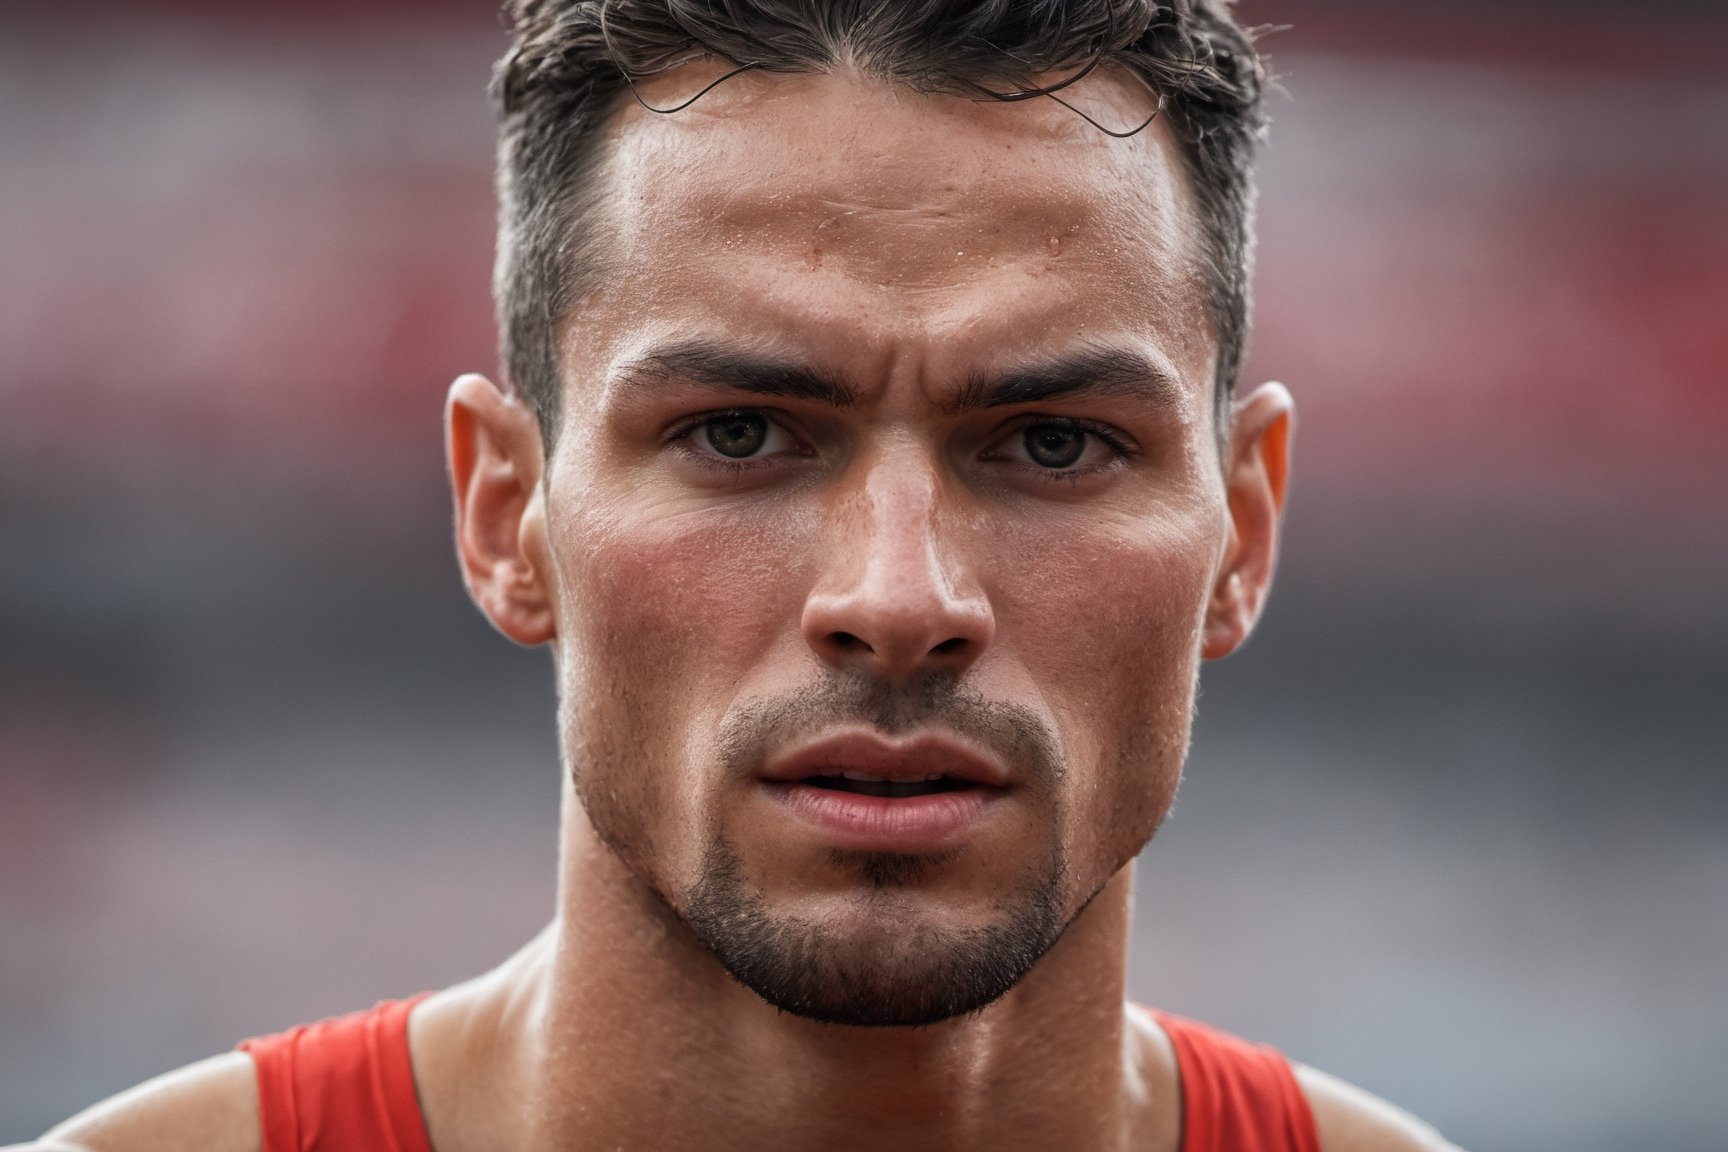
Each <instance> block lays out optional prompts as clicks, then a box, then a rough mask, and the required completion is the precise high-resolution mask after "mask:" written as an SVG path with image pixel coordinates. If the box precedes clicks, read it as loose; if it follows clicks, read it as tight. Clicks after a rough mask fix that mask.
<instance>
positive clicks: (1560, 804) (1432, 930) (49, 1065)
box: [0, 0, 1728, 1152]
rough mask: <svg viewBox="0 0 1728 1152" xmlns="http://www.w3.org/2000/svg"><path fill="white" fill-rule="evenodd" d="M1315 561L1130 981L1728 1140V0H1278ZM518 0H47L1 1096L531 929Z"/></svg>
mask: <svg viewBox="0 0 1728 1152" xmlns="http://www.w3.org/2000/svg"><path fill="white" fill-rule="evenodd" d="M1243 12H1244V15H1245V17H1246V19H1247V20H1249V21H1250V22H1257V23H1281V24H1289V25H1292V27H1290V28H1288V29H1287V30H1284V31H1279V32H1277V33H1276V34H1273V35H1270V36H1268V37H1267V38H1266V40H1265V44H1266V46H1267V48H1268V50H1269V51H1270V52H1271V55H1272V59H1273V64H1274V68H1275V70H1276V71H1277V73H1278V74H1279V76H1280V77H1281V78H1282V88H1283V91H1282V92H1281V93H1280V94H1278V95H1277V96H1276V97H1275V98H1274V100H1273V114H1274V116H1275V120H1276V124H1275V127H1274V130H1273V135H1272V138H1271V142H1270V145H1269V147H1268V148H1267V150H1266V153H1265V158H1264V184H1263V201H1262V222H1261V247H1260V261H1261V262H1260V271H1259V274H1258V289H1257V291H1258V329H1257V338H1256V343H1255V350H1254V357H1253V362H1252V365H1251V367H1250V369H1249V376H1250V377H1252V378H1254V379H1260V378H1266V377H1273V376H1275V377H1277V378H1280V379H1283V380H1286V381H1288V382H1289V383H1290V385H1291V386H1292V388H1293V389H1294V390H1295V392H1296V393H1297V395H1298V397H1299V400H1300V403H1301V406H1302V424H1301V433H1300V436H1299V439H1298V443H1297V449H1298V450H1297V474H1296V483H1295V487H1294V504H1293V507H1292V510H1291V512H1290V519H1289V543H1288V550H1287V553H1286V555H1285V558H1284V564H1283V570H1282V573H1281V578H1280V585H1279V588H1278V591H1277V593H1276V594H1275V596H1274V597H1273V601H1272V604H1271V608H1270V614H1269V616H1268V618H1267V619H1266V621H1265V625H1264V628H1263V630H1262V632H1261V633H1260V635H1259V636H1258V637H1257V638H1256V639H1255V640H1254V642H1253V643H1252V644H1251V645H1250V646H1249V647H1248V649H1247V650H1246V651H1245V652H1243V653H1242V654H1240V655H1239V656H1237V657H1235V658H1233V659H1232V660H1230V661H1228V662H1226V663H1224V664H1222V665H1218V666H1214V667H1211V668H1210V669H1209V670H1208V673H1207V678H1206V680H1205V683H1204V695H1203V699H1202V702H1201V713H1200V720H1199V724H1198V729H1197V733H1196V748H1195V753H1194V756H1193V760H1192V763H1191V765H1190V773H1189V778H1188V780H1187V782H1186V783H1185V784H1184V786H1183V792H1182V799H1181V802H1180V804H1179V805H1178V809H1177V813H1176V815H1175V817H1174V818H1173V820H1172V821H1171V823H1170V824H1169V825H1168V826H1167V827H1166V829H1165V830H1164V832H1163V833H1161V834H1160V836H1159V838H1158V840H1157V842H1156V843H1155V844H1154V845H1153V847H1151V848H1150V849H1149V850H1148V851H1147V853H1146V854H1145V856H1144V857H1143V858H1142V860H1141V862H1140V867H1139V870H1140V898H1139V911H1138V919H1137V925H1136V930H1135V942H1134V953H1133V990H1134V992H1135V994H1136V995H1137V996H1138V997H1140V998H1141V999H1144V1000H1147V1001H1150V1002H1152V1003H1155V1004H1158V1005H1160V1006H1164V1007H1167V1008H1170V1009H1173V1010H1177V1011H1181V1012H1184V1013H1188V1014H1190V1015H1195V1016H1199V1017H1202V1018H1205V1019H1208V1020H1211V1021H1214V1022H1216V1023H1218V1024H1220V1025H1223V1026H1225V1027H1228V1028H1231V1029H1233V1030H1236V1031H1239V1032H1241V1033H1243V1034H1246V1035H1248V1036H1251V1037H1255V1038H1259V1039H1264V1040H1268V1041H1271V1042H1274V1043H1277V1044H1279V1045H1281V1046H1282V1047H1283V1048H1284V1049H1285V1050H1286V1051H1288V1052H1289V1053H1291V1054H1292V1055H1293V1056H1295V1057H1297V1058H1299V1059H1302V1060H1306V1061H1309V1062H1311V1063H1314V1064H1317V1065H1319V1066H1322V1067H1325V1068H1327V1069H1329V1070H1331V1071H1334V1072H1336V1073H1338V1074H1340V1075H1343V1076H1346V1077H1348V1078H1350V1079H1353V1080H1356V1081H1358V1082H1360V1083H1362V1084H1363V1085H1365V1086H1367V1087H1368V1088H1370V1089H1372V1090H1374V1091H1376V1092H1379V1093H1381V1094H1383V1095H1385V1096H1387V1097H1389V1098H1391V1099H1393V1100H1395V1101H1398V1102H1400V1103H1402V1104H1404V1105H1405V1106H1407V1107H1409V1108H1411V1109H1412V1110H1414V1111H1416V1112H1418V1113H1419V1114H1421V1115H1423V1116H1425V1117H1427V1118H1429V1119H1430V1120H1432V1121H1434V1122H1435V1123H1437V1124H1438V1125H1440V1126H1441V1127H1442V1128H1443V1129H1444V1130H1445V1131H1446V1132H1447V1133H1448V1134H1449V1135H1450V1136H1452V1137H1453V1138H1454V1139H1455V1140H1458V1141H1459V1142H1461V1143H1463V1144H1465V1145H1467V1146H1469V1147H1471V1148H1473V1149H1476V1150H1477V1152H1485V1150H1492V1149H1508V1150H1517V1152H1547V1150H1553V1152H1560V1150H1567V1152H1596V1150H1600V1152H1619V1150H1623V1149H1627V1148H1640V1149H1662V1150H1665V1152H1721V1149H1722V1148H1723V1147H1724V1146H1725V1142H1728V1093H1724V1091H1723V1088H1724V1085H1725V1084H1728V975H1725V974H1728V780H1725V778H1724V775H1725V774H1724V771H1723V770H1724V767H1725V765H1728V707H1725V706H1724V699H1723V698H1724V695H1725V694H1728V604H1725V603H1724V599H1725V597H1724V593H1728V516H1725V515H1724V511H1723V508H1722V505H1723V503H1724V498H1725V497H1728V453H1725V452H1724V451H1723V446H1724V442H1725V435H1728V387H1725V385H1728V15H1725V14H1724V13H1723V11H1722V10H1721V5H1705V4H1686V3H1679V2H1674V0H1669V2H1650V3H1645V4H1640V5H1638V6H1636V9H1635V14H1634V9H1633V6H1629V5H1625V4H1612V3H1600V4H1591V3H1569V4H1560V3H1554V4H1540V3H1532V2H1529V0H1525V2H1512V0H1492V2H1490V0H1475V2H1473V3H1447V4H1440V3H1416V2H1414V0H1376V2H1374V3H1359V4H1348V3H1341V2H1334V0H1302V2H1301V3H1297V2H1295V0H1247V2H1245V3H1244V4H1243ZM502 46H503V35H502V32H501V29H500V26H499V23H498V21H497V19H496V17H495V15H494V10H493V8H492V6H491V5H490V4H489V3H487V2H486V0H472V2H463V3H456V2H454V0H441V2H438V3H432V2H429V0H414V2H412V3H410V2H409V0H398V2H394V3H391V2H386V0H347V2H344V3H335V2H334V0H329V2H315V0H296V2H283V3H277V4H271V5H267V6H251V5H246V6H242V5H232V4H219V3H216V2H214V0H208V2H202V3H201V2H196V0H156V2H145V0H135V2H131V3H121V2H113V0H109V2H103V3H87V4H82V5H78V6H75V10H74V9H73V8H68V7H66V6H59V5H49V4H46V3H35V4H30V3H14V4H8V5H5V6H4V7H3V8H0V1143H4V1142H7V1141H10V1140H21V1139H24V1138H27V1137H30V1136H32V1135H34V1134H36V1133H38V1132H39V1131H40V1130H42V1129H44V1128H45V1127H47V1126H48V1125H50V1124H52V1123H54V1122H56V1121H57V1120H59V1119H61V1118H63V1117H64V1116H66V1115H68V1114H70V1113H71V1112H73V1111H76V1110H77V1109H78V1108H80V1107H81V1106H83V1105H85V1104H88V1103H90V1102H91V1101H93V1100H95V1099H97V1098H99V1097H102V1096H104V1095H106V1094H108V1093H111V1092H113V1091H115V1090H117V1089H120V1088H122V1087H124V1086H127V1085H129V1084H131V1083H134V1082H136V1081H138V1080H140V1079H142V1078H144V1077H146V1076H148V1075H150V1074H153V1073H155V1072H158V1071H161V1070H164V1069H167V1068H169V1067H172V1066H175V1065H177V1064H180V1063H182V1062H185V1061H188V1060H192V1059H195V1058H198V1057H201V1056H204V1055H207V1054H209V1053H211V1052H214V1051H217V1050H221V1049H225V1048H227V1047H229V1046H231V1045H232V1044H233V1043H234V1042H235V1041H236V1040H238V1039H239V1038H241V1037H243V1036H246V1035H249V1034H253V1033H257V1032H260V1031H266V1030H273V1029H277V1028H280V1027H283V1026H286V1025H289V1024H292V1023H295V1022H297V1021H300V1020H304V1019H309V1018H313V1017H317V1016H321V1015H325V1014H330V1013H335V1012H340V1011H345V1010H349V1009H352V1008H356V1007H361V1006H364V1005H367V1004H369V1003H371V1002H372V1001H374V1000H376V999H378V998H380V997H384V996H391V995H400V994H404V993H409V992H413V991H415V990H418V989H421V988H426V987H432V986H437V985H442V984H445V983H448V982H451V981H453V980H456V979H458V978H460V977H463V976H465V975H468V974H471V973H474V972H477V971H479V970H480V969H482V968H484V967H486V966H489V965H490V964H491V963H493V962H494V961H496V960H497V959H499V958H501V957H502V956H503V955H505V954H506V953H507V952H508V951H509V950H511V949H513V948H514V947H515V946H516V945H517V944H518V943H519V942H521V941H522V940H524V939H525V938H526V937H527V936H528V935H529V934H530V933H532V932H533V931H535V929H536V928H538V927H539V926H540V925H541V924H542V923H543V922H544V921H545V919H546V918H547V917H548V916H549V914H550V911H551V905H552V885H553V864H554V852H555V842H554V833H555V807H556V806H555V796H556V792H557V788H556V774H557V765H556V756H555V750H554V742H553V729H552V719H553V717H552V703H553V701H552V694H551V680H550V676H549V667H548V661H547V659H546V657H545V656H544V655H543V654H541V653H537V652H524V651H520V650H516V649H514V648H512V647H511V646H510V645H509V644H508V643H507V642H505V641H504V640H502V639H500V638H498V637H497V636H495V635H494V634H493V633H492V632H491V631H490V630H489V629H488V627H487V626H486V625H485V624H484V622H483V621H482V620H481V618H480V617H479V615H478V614H477V613H476V612H475V611H474V610H473V609H472V608H470V607H469V605H468V604H467V602H466V600H465V598H464V596H463V593H462V590H461V587H460V584H459V581H458V578H457V573H456V568H455V564H454V563H453V560H452V558H451V549H450V545H449V513H448V506H447V497H446V495H445V487H444V484H445V482H444V477H443V470H442V459H441V446H440V431H439V412H440V405H441V400H442V397H443V393H444V389H445V387H446V385H447V383H448V381H449V380H450V379H451V378H452V377H453V376H454V375H455V374H456V373H458V372H460V371H465V370H471V369H480V370H490V369H491V367H492V365H493V363H494V354H493V332H492V322H491V311H490V303H489V300H488V296H487V283H488V276H489V267H490V259H491V245H492V237H491V228H492V201H491V192H490V171H489V169H490V154H491V132H492V127H491V113H490V109H489V107H488V104H487V101H486V98H485V93H484V88H485V83H486V78H487V74H488V68H489V63H490V61H491V60H492V58H493V57H495V56H496V55H497V54H498V52H499V51H500V50H501V48H502Z"/></svg>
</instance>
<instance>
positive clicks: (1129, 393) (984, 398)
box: [948, 348, 1182, 414]
mask: <svg viewBox="0 0 1728 1152" xmlns="http://www.w3.org/2000/svg"><path fill="white" fill-rule="evenodd" d="M1071 396H1125V397H1131V398H1137V399H1141V400H1145V401H1148V402H1150V403H1151V404H1153V405H1154V406H1156V407H1158V408H1165V409H1175V408H1178V407H1180V405H1181V403H1182V385H1181V383H1180V382H1179V381H1178V380H1177V378H1176V376H1175V375H1174V374H1173V373H1172V372H1171V371H1170V370H1169V369H1168V368H1165V367H1164V366H1163V365H1161V364H1159V363H1158V362H1157V361H1156V360H1154V359H1152V358H1151V357H1149V356H1146V355H1144V354H1142V353H1139V352H1133V351H1130V350H1128V349H1126V348H1082V349H1080V350H1078V351H1075V352H1070V353H1065V354H1063V355H1059V356H1055V357H1052V358H1051V359H1048V360H1040V361H1036V362H1034V363H1031V364H1026V365H1021V366H1018V367H1012V368H1008V369H1006V370H1004V371H1001V372H996V373H974V374H973V375H972V376H970V377H968V379H967V381H966V384H965V386H964V387H963V388H961V389H960V394H959V395H958V396H956V397H955V398H954V400H953V401H952V402H951V403H950V404H949V405H948V408H949V410H950V411H951V412H953V413H955V414H959V413H962V412H971V411H976V410H978V409H981V408H1000V407H1004V406H1007V405H1010V404H1038V403H1042V402H1044V401H1046V400H1054V399H1057V398H1059V397H1071Z"/></svg>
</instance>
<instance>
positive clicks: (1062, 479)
mask: <svg viewBox="0 0 1728 1152" xmlns="http://www.w3.org/2000/svg"><path fill="white" fill-rule="evenodd" d="M726 416H760V417H762V418H763V419H764V420H766V421H768V423H770V424H772V425H774V426H775V427H777V428H779V429H780V430H781V431H782V432H784V433H785V434H786V435H788V436H791V437H792V438H793V439H795V440H796V439H798V437H797V435H796V433H794V432H793V431H792V430H791V429H790V428H788V427H786V425H785V424H783V423H782V422H780V421H779V420H776V419H775V418H774V413H773V412H772V410H769V409H763V408H722V409H719V410H718V411H714V412H703V413H701V414H699V415H696V416H691V417H690V418H688V419H687V420H684V421H681V422H680V423H678V424H677V425H675V426H674V427H673V428H672V429H671V431H669V432H668V433H667V434H666V444H667V446H668V447H671V448H673V449H675V450H677V451H679V452H680V453H681V454H683V455H684V456H685V457H687V458H688V459H692V460H695V461H697V462H698V463H700V464H701V465H702V466H703V467H706V468H713V469H716V470H718V471H722V472H729V473H731V474H733V475H740V474H742V473H746V472H753V471H755V470H757V469H759V468H765V467H772V466H773V465H772V464H770V463H769V461H771V460H773V459H774V456H768V457H751V458H749V459H741V460H740V459H730V458H728V457H725V456H721V455H718V454H710V453H707V452H702V451H699V450H697V449H696V448H695V447H694V446H692V444H691V443H690V438H691V434H692V433H694V432H696V431H697V430H698V429H700V428H702V427H703V426H704V425H706V424H708V423H709V422H711V421H714V420H719V419H721V418H723V417H726ZM1039 425H1051V426H1054V427H1058V428H1071V429H1074V430H1075V431H1079V432H1084V433H1086V434H1087V435H1089V436H1095V437H1097V438H1098V441H1099V442H1100V443H1102V444H1103V445H1104V446H1105V447H1106V448H1108V449H1109V450H1110V453H1111V455H1110V459H1108V460H1106V461H1104V462H1103V463H1101V464H1094V465H1092V466H1090V467H1087V468H1040V467H1038V466H1037V465H1029V466H1024V467H1025V468H1026V470H1029V471H1031V472H1032V473H1033V474H1034V475H1036V476H1037V477H1038V479H1039V480H1040V481H1042V482H1044V483H1050V484H1063V483H1068V484H1072V483H1075V482H1077V481H1079V480H1083V479H1085V478H1087V477H1089V476H1093V475H1096V474H1097V473H1099V472H1102V471H1104V470H1106V469H1109V468H1113V467H1115V466H1116V465H1118V464H1120V463H1121V462H1122V461H1123V460H1126V459H1128V458H1129V457H1131V456H1133V455H1135V454H1136V451H1137V450H1136V449H1135V447H1134V446H1133V445H1132V444H1130V443H1128V442H1127V441H1126V440H1125V439H1124V438H1123V437H1122V436H1121V434H1120V433H1118V432H1117V431H1116V430H1115V429H1113V428H1111V427H1110V426H1109V425H1108V424H1100V423H1098V422H1097V421H1093V420H1084V419H1080V418H1078V417H1074V416H1038V415H1035V414H1034V415H1030V416H1026V417H1022V418H1021V420H1020V421H1019V422H1018V423H1017V424H1015V425H1014V427H1013V429H1012V431H1010V432H1008V433H1006V434H1005V435H1003V436H1001V437H998V438H997V439H996V440H995V441H993V442H992V445H991V448H992V449H994V448H995V447H996V446H997V445H1000V444H1003V443H1006V442H1007V441H1008V440H1010V439H1011V438H1013V437H1015V436H1023V435H1025V433H1026V429H1028V428H1033V427H1037V426H1039ZM808 454H809V453H807V452H806V453H801V455H808ZM775 455H780V454H779V453H776V454H775Z"/></svg>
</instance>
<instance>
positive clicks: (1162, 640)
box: [997, 518, 1216, 883]
mask: <svg viewBox="0 0 1728 1152" xmlns="http://www.w3.org/2000/svg"><path fill="white" fill-rule="evenodd" d="M1206 524H1207V521H1206V520H1205V518H1196V520H1195V521H1194V522H1193V523H1192V525H1190V526H1187V527H1184V526H1183V525H1171V524H1168V523H1166V524H1164V525H1162V526H1160V527H1159V528H1158V529H1157V530H1156V531H1152V530H1148V531H1145V532H1127V533H1109V534H1099V535H1093V536H1089V537H1085V538H1076V539H1073V540H1071V541H1070V542H1069V544H1068V546H1066V547H1064V548H1061V549H1058V550H1055V551H1054V553H1053V554H1051V555H1049V557H1048V558H1047V559H1046V560H1045V561H1044V562H1042V563H1040V564H1037V565H1022V567H1021V569H1020V572H1021V578H1020V579H1018V580H1017V581H1016V583H1015V585H1014V586H1013V587H1011V588H1006V587H1005V588H1003V589H1001V590H1000V591H999V593H998V596H997V599H998V600H999V602H1000V604H999V610H998V619H997V643H998V645H1000V646H1002V647H1003V649H1004V652H1003V655H1004V656H1008V657H1011V658H1012V659H1014V660H1015V661H1016V662H1017V663H1019V664H1020V665H1022V666H1023V667H1024V668H1025V669H1026V672H1027V674H1028V675H1029V676H1030V677H1032V679H1033V680H1034V682H1036V683H1038V685H1039V687H1040V691H1041V693H1042V694H1043V695H1044V696H1045V698H1046V700H1048V701H1049V703H1050V706H1051V708H1052V710H1053V711H1054V712H1055V713H1056V715H1057V717H1058V722H1059V724H1060V725H1061V727H1062V729H1063V733H1062V735H1063V743H1064V747H1065V748H1066V749H1067V751H1068V755H1069V759H1070V764H1071V767H1072V771H1071V772H1070V779H1069V781H1068V785H1067V787H1068V805H1067V812H1068V816H1069V819H1070V820H1071V821H1072V822H1073V826H1072V827H1071V828H1070V829H1069V843H1070V844H1073V845H1075V846H1076V848H1077V850H1079V849H1080V848H1082V847H1083V848H1084V852H1083V853H1081V854H1082V855H1084V856H1086V857H1088V858H1089V859H1088V861H1087V863H1086V864H1085V865H1084V866H1086V867H1087V868H1088V871H1090V872H1092V873H1095V874H1094V875H1090V876H1087V877H1083V878H1082V879H1086V880H1090V881H1093V882H1097V883H1101V882H1102V880H1103V879H1104V878H1105V877H1106V876H1107V875H1108V874H1109V873H1110V872H1112V871H1114V870H1115V868H1117V867H1119V866H1120V865H1121V864H1122V863H1125V862H1126V860H1127V859H1129V858H1131V857H1132V856H1133V855H1134V854H1135V853H1136V852H1137V851H1139V849H1140V848H1141V847H1142V846H1143V845H1144V843H1145V841H1146V839H1147V838H1148V837H1149V836H1150V835H1151V833H1152V831H1153V830H1154V829H1155V828H1156V827H1157V824H1158V823H1159V821H1160V820H1162V818H1163V816H1164V815H1165V813H1166V812H1167V810H1168V808H1169V805H1170V802H1171V800H1172V799H1173V797H1174V794H1175V788H1176V784H1177V781H1178V780H1179V778H1180V773H1181V765H1182V760H1183V758H1184V755H1185V753H1186V750H1187V745H1188V735H1189V728H1190V722H1191V717H1192V708H1193V700H1194V684H1195V678H1196V675H1197V672H1198V666H1199V647H1200V638H1201V626H1202V623H1203V620H1204V613H1205V605H1206V601H1207V598H1208V594H1209V592H1210V588H1211V580H1212V574H1213V563H1214V560H1213V558H1214V556H1215V555H1216V553H1215V541H1214V539H1213V537H1212V535H1211V533H1210V532H1208V531H1207V530H1206ZM1073 863H1074V864H1075V865H1076V867H1081V866H1083V865H1082V860H1081V859H1079V858H1075V859H1074V860H1073Z"/></svg>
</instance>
